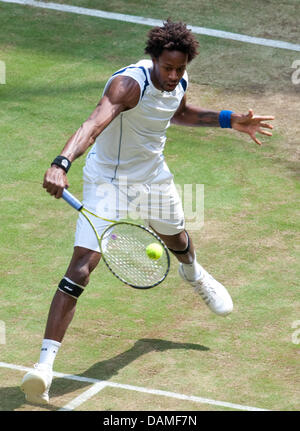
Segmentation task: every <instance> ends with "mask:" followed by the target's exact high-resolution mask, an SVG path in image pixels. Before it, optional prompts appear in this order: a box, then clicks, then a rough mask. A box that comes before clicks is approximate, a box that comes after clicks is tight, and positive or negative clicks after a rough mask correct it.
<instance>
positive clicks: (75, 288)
mask: <svg viewBox="0 0 300 431" xmlns="http://www.w3.org/2000/svg"><path fill="white" fill-rule="evenodd" d="M100 258H101V255H100V253H98V252H96V251H93V250H88V249H86V248H83V247H74V252H73V256H72V259H71V262H70V264H69V267H68V269H67V271H66V274H65V277H64V278H63V279H62V281H61V282H60V283H59V286H58V289H57V291H56V293H55V295H54V298H53V300H52V304H51V307H50V310H49V316H48V321H47V325H46V330H45V336H44V338H46V339H50V340H56V341H58V342H60V343H61V341H62V339H63V337H64V335H65V332H66V330H67V328H68V326H69V324H70V323H71V321H72V318H73V316H74V313H75V309H76V304H77V300H78V298H79V296H80V295H81V294H82V292H83V290H84V288H85V287H86V286H87V285H88V282H89V277H90V274H91V272H92V271H93V270H94V269H95V268H96V266H97V265H98V263H99V261H100Z"/></svg>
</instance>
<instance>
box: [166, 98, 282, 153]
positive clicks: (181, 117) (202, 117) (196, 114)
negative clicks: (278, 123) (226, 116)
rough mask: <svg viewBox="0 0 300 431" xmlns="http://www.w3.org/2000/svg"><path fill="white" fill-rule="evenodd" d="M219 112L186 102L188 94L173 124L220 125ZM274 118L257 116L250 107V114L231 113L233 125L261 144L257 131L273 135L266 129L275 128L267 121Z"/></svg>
mask: <svg viewBox="0 0 300 431" xmlns="http://www.w3.org/2000/svg"><path fill="white" fill-rule="evenodd" d="M219 114H220V112H217V111H208V110H205V109H201V108H198V107H196V106H192V105H188V104H187V103H186V96H184V98H183V99H182V101H181V104H180V106H179V108H178V110H177V112H176V113H175V115H174V117H173V118H172V123H173V124H179V125H181V126H194V127H197V126H198V127H199V126H206V127H220V123H219ZM269 120H274V117H273V116H255V115H254V113H253V110H252V109H250V110H249V112H248V114H236V113H233V114H231V127H232V128H233V129H235V130H237V131H239V132H242V133H247V134H248V135H249V136H250V137H251V139H253V141H254V142H256V143H257V144H258V145H261V142H260V140H259V139H257V137H256V133H260V134H262V135H266V136H272V133H271V132H269V131H266V130H264V129H265V128H266V129H273V126H272V125H271V124H269V123H266V122H265V121H269Z"/></svg>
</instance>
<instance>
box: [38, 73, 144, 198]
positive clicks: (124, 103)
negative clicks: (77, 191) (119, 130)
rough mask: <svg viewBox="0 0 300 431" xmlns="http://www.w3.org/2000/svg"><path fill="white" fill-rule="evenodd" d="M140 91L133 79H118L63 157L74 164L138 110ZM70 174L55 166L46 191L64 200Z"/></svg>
mask: <svg viewBox="0 0 300 431" xmlns="http://www.w3.org/2000/svg"><path fill="white" fill-rule="evenodd" d="M139 97H140V87H139V85H138V83H137V82H136V81H135V80H134V79H132V78H130V77H122V76H120V77H116V78H115V79H114V80H113V81H112V83H111V84H110V86H109V88H108V89H107V91H106V93H105V94H104V96H103V97H102V98H101V100H100V101H99V103H98V105H97V106H96V108H95V110H94V111H93V112H92V114H91V115H90V116H89V118H88V119H87V120H86V121H85V122H84V123H83V124H82V125H81V126H80V127H79V129H78V130H77V131H76V132H75V133H74V134H73V135H72V136H71V137H70V139H68V141H67V143H66V145H65V146H64V148H63V150H62V151H61V153H60V155H61V156H64V157H66V158H67V159H69V160H70V162H73V161H74V160H76V159H77V158H78V157H80V156H81V155H82V154H84V153H85V151H86V150H87V149H88V148H89V147H90V146H91V145H93V144H94V142H95V140H96V138H97V136H99V135H100V133H101V132H102V131H103V130H104V129H105V128H106V127H107V126H108V125H109V124H110V123H111V121H112V120H113V119H114V118H116V117H117V116H118V115H119V114H120V113H121V112H123V111H127V110H128V109H131V108H133V107H135V106H136V105H137V103H138V101H139ZM68 185H69V184H68V180H67V176H66V173H65V171H64V170H63V169H61V168H60V167H58V166H56V165H52V166H51V167H50V168H49V169H48V170H47V171H46V173H45V176H44V183H43V187H44V188H45V189H47V192H48V193H50V194H51V195H54V196H55V197H56V198H59V197H61V195H62V191H63V188H64V187H66V186H68Z"/></svg>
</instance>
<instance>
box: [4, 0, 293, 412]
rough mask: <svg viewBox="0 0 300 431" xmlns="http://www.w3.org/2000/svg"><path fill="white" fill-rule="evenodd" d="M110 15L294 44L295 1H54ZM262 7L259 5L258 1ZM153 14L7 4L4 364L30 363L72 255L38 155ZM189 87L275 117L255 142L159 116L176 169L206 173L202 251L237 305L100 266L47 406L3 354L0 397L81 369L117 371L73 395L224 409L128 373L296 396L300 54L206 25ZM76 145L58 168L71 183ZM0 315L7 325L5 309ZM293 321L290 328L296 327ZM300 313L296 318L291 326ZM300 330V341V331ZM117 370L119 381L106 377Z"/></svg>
mask: <svg viewBox="0 0 300 431" xmlns="http://www.w3.org/2000/svg"><path fill="white" fill-rule="evenodd" d="M57 3H65V4H72V5H78V6H84V7H89V8H94V9H101V10H107V11H111V12H118V13H127V14H131V15H142V16H147V17H151V18H159V19H166V18H167V17H168V16H170V17H171V18H172V19H174V20H176V19H182V20H184V21H185V22H186V23H188V24H191V25H198V26H204V27H209V28H214V29H220V30H225V31H231V32H235V33H242V34H248V35H252V36H256V37H265V38H269V39H280V40H285V41H288V42H292V43H298V40H299V28H298V27H299V26H298V25H297V22H296V19H297V13H296V7H297V3H298V2H297V1H293V0H290V1H287V2H285V7H284V8H281V7H280V6H279V4H278V2H277V1H276V0H272V1H269V2H267V3H262V2H258V1H253V2H247V1H246V0H239V1H238V2H233V1H227V2H226V3H224V2H221V1H219V0H214V1H208V0H201V1H196V2H195V1H191V0H188V1H186V2H185V7H184V8H182V7H179V3H180V4H181V3H182V2H178V1H177V0H168V1H167V2H165V3H164V5H162V4H161V2H159V1H156V0H155V1H133V0H131V1H123V0H110V1H109V2H108V1H106V0H103V1H102V0H101V1H97V2H96V1H92V0H90V1H85V0H63V1H59V0H57ZM258 5H259V9H258ZM148 31H149V27H147V26H142V25H137V24H128V23H123V22H118V21H111V20H105V19H99V18H93V17H86V16H80V15H74V14H66V13H63V12H55V11H49V10H48V11H47V10H42V9H38V8H32V7H25V6H20V5H13V4H7V3H1V2H0V60H1V61H4V62H5V64H6V84H5V85H0V129H1V135H0V145H1V155H2V157H1V161H0V163H1V183H0V199H1V209H2V210H1V229H0V247H1V253H0V256H1V257H0V259H1V262H0V268H1V269H0V271H1V277H0V282H1V309H0V321H1V322H2V326H1V328H2V331H5V340H4V337H3V336H2V338H1V341H2V342H1V344H0V353H1V355H0V357H1V359H0V361H1V362H3V363H6V364H15V365H18V366H21V367H32V366H33V364H34V363H35V362H36V361H37V360H38V357H39V350H40V345H41V341H42V338H43V332H44V328H45V323H46V319H47V314H48V309H49V305H50V302H51V300H52V297H53V294H54V292H55V290H56V287H57V283H58V282H59V280H60V279H61V277H62V276H63V274H64V271H65V269H66V265H67V264H68V262H69V259H70V256H71V253H72V248H73V237H74V229H75V223H76V218H77V215H76V213H75V212H74V211H73V210H72V209H71V208H69V207H68V206H67V205H66V204H65V203H64V202H63V201H62V200H60V201H57V200H55V199H53V198H51V197H50V196H49V195H48V194H47V193H46V192H45V191H44V189H43V188H42V182H43V176H44V173H45V171H46V169H47V168H48V166H49V163H50V162H51V161H52V160H53V159H54V157H55V156H56V155H57V154H58V153H59V152H60V151H61V148H62V147H63V145H64V144H65V142H66V140H67V139H68V138H69V137H70V136H71V134H72V133H73V132H74V131H75V130H76V129H77V128H78V127H79V126H80V124H81V123H82V122H83V121H84V120H85V119H86V118H87V117H88V116H89V114H90V113H91V112H92V110H93V109H94V106H95V105H96V103H97V102H98V101H99V99H100V97H101V94H102V90H103V87H104V85H105V82H106V80H107V79H108V78H109V76H110V75H111V74H112V73H113V72H114V71H115V70H117V69H119V68H121V67H123V66H126V65H127V64H130V63H134V62H136V61H137V60H139V59H141V58H144V54H143V51H144V42H145V40H146V36H147V33H148ZM199 41H200V55H199V56H198V57H197V59H196V60H195V61H194V62H193V63H192V64H191V65H190V67H189V76H190V81H191V83H190V88H189V96H190V100H191V101H192V102H193V103H195V104H196V103H197V104H199V105H200V106H203V107H204V108H212V109H232V110H236V111H239V112H247V110H248V109H249V108H253V109H254V112H255V113H257V114H260V115H275V117H276V119H275V121H274V126H275V131H274V134H273V137H272V138H271V139H269V138H266V137H262V140H263V146H262V147H259V146H257V145H256V144H255V143H254V142H252V141H250V138H249V139H248V137H245V136H242V135H240V134H238V133H236V132H233V131H231V130H229V131H226V130H225V131H224V130H221V129H215V130H214V129H208V128H201V129H200V128H199V129H190V128H180V127H177V126H172V127H171V128H170V129H169V131H168V143H167V145H166V151H165V156H166V160H167V162H168V164H169V166H170V168H171V170H172V171H173V173H174V175H175V182H176V183H177V184H179V185H181V186H182V187H183V185H184V184H204V226H203V227H202V228H201V229H199V230H197V231H195V232H191V234H192V237H193V241H194V243H195V245H196V248H197V250H198V252H197V255H198V257H199V261H200V262H201V264H202V265H203V266H204V267H205V268H206V269H207V270H208V271H209V272H211V273H212V274H213V275H214V277H215V278H216V279H218V280H220V281H221V282H223V284H224V285H225V286H226V287H227V288H228V290H229V292H230V294H231V296H232V298H233V301H234V305H235V308H234V312H233V313H232V314H231V315H230V316H229V317H227V318H221V317H218V316H215V315H213V314H212V313H211V312H210V311H209V310H208V309H207V308H206V306H205V304H204V303H202V301H201V300H200V299H198V297H197V296H196V295H194V294H193V292H192V291H191V289H190V286H188V285H185V284H184V283H183V282H182V281H181V279H180V278H179V276H178V274H177V263H176V262H175V259H174V258H172V266H171V272H170V274H169V276H168V278H167V279H166V281H165V282H164V283H163V284H162V285H160V286H159V287H157V288H154V289H150V290H149V291H137V290H135V289H131V288H129V287H125V286H123V285H122V284H121V283H119V282H118V280H117V279H115V278H114V277H113V276H112V275H111V274H110V273H109V272H108V271H107V270H106V269H105V265H104V263H100V265H99V267H98V268H97V269H96V271H95V272H94V273H93V275H92V277H91V281H90V284H89V286H88V288H87V289H86V291H85V293H84V294H83V295H82V296H81V298H80V300H79V302H78V307H77V312H76V314H75V317H74V320H73V322H72V324H71V326H70V328H69V330H68V332H67V334H66V337H65V340H64V342H63V344H62V348H61V350H60V351H59V353H58V355H57V358H56V361H55V368H54V369H55V371H56V372H58V373H63V374H74V375H76V376H81V377H83V380H81V381H80V380H69V379H65V378H58V377H57V378H56V379H55V380H54V382H53V385H52V387H51V404H50V405H49V406H47V407H39V406H31V405H29V404H26V403H25V400H24V396H23V393H22V392H21V391H20V389H19V385H20V382H21V379H22V376H23V374H24V372H23V371H22V370H18V369H8V368H5V367H3V366H1V367H0V410H1V411H4V410H8V411H29V410H35V411H39V410H51V411H53V410H59V409H61V408H63V407H64V406H65V405H67V404H68V403H70V402H71V401H72V400H74V399H76V397H78V396H79V395H80V394H81V393H83V392H85V391H86V390H87V389H88V388H89V387H90V386H91V385H92V383H91V382H89V379H96V380H105V381H107V382H108V383H109V384H110V385H108V386H106V387H105V388H104V389H103V390H102V391H99V392H98V393H96V394H95V396H93V397H90V398H89V399H87V401H86V402H85V403H82V404H81V405H80V406H79V407H76V408H75V410H85V411H92V410H96V411H103V410H107V411H108V410H112V411H114V410H123V411H125V410H128V411H130V410H147V411H152V410H170V411H171V410H178V411H180V410H195V411H202V410H216V411H217V410H226V411H229V410H235V409H234V408H230V407H226V406H224V405H223V406H222V405H221V406H220V405H214V404H206V403H202V402H197V401H195V400H192V399H190V400H188V399H180V398H172V397H166V396H161V395H159V394H158V393H146V392H138V391H136V390H129V389H126V388H125V387H124V385H131V386H134V387H139V388H148V389H153V390H156V391H159V390H160V391H165V392H172V393H176V394H184V395H187V396H194V397H199V398H207V399H210V400H216V401H223V402H228V403H232V404H237V405H241V406H253V407H257V408H261V409H267V410H279V411H286V410H290V411H296V410H299V406H300V401H299V358H300V356H299V355H300V347H299V344H297V343H296V342H295V341H297V340H298V339H299V336H298V339H297V337H295V335H294V337H293V334H294V333H295V331H296V330H297V327H295V325H296V324H295V322H297V321H299V319H300V314H299V241H298V240H299V204H298V203H299V136H298V135H297V130H296V129H297V125H298V121H299V120H298V113H297V106H298V112H299V91H300V85H294V84H293V83H292V81H291V74H292V72H293V69H292V68H291V65H292V63H293V61H294V60H296V59H299V58H300V54H299V52H293V51H288V50H283V49H276V48H268V47H263V46H255V45H250V44H246V43H242V42H236V41H230V40H224V39H218V38H214V37H208V36H199ZM83 164H84V157H82V158H81V159H79V160H77V161H76V162H75V163H74V164H73V166H72V168H71V170H70V172H69V174H68V178H69V182H70V190H71V191H72V192H73V193H74V194H75V195H77V196H78V197H79V198H80V197H81V186H82V167H83ZM3 322H4V323H3ZM293 325H294V327H293ZM298 328H299V326H298ZM299 341H300V340H299ZM114 385H115V386H114Z"/></svg>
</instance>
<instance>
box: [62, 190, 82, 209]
mask: <svg viewBox="0 0 300 431" xmlns="http://www.w3.org/2000/svg"><path fill="white" fill-rule="evenodd" d="M62 198H63V199H64V200H65V201H66V202H68V204H69V205H71V207H73V208H75V210H77V211H80V210H81V208H82V207H83V205H82V203H81V202H80V201H79V200H78V199H77V198H75V196H73V195H72V193H70V192H68V190H67V189H64V191H63V194H62Z"/></svg>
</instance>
